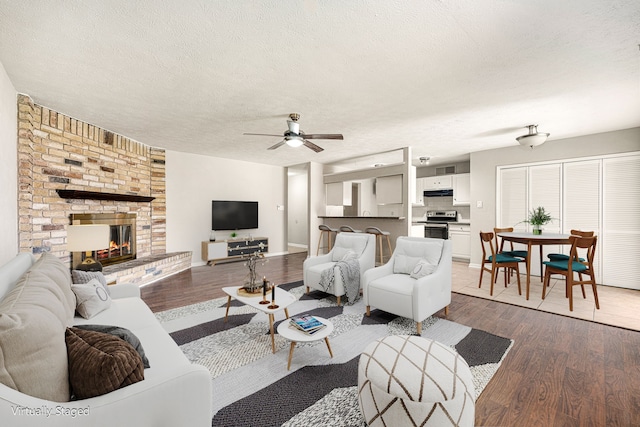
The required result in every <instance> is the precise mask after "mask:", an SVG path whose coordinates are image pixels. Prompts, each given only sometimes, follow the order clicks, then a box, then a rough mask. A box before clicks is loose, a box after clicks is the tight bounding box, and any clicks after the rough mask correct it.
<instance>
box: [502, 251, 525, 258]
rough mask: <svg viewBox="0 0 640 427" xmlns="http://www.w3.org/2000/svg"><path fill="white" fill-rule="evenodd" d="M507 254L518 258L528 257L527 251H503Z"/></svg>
mask: <svg viewBox="0 0 640 427" xmlns="http://www.w3.org/2000/svg"><path fill="white" fill-rule="evenodd" d="M501 253H503V254H505V255H509V256H514V257H517V258H526V257H527V251H504V252H501Z"/></svg>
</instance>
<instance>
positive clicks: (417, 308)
mask: <svg viewBox="0 0 640 427" xmlns="http://www.w3.org/2000/svg"><path fill="white" fill-rule="evenodd" d="M419 262H420V263H421V265H418V263H419ZM451 268H452V259H451V241H450V240H442V239H430V238H423V237H405V236H401V237H398V240H397V241H396V249H395V250H394V251H393V255H392V256H391V258H390V259H389V261H388V262H387V263H386V264H385V265H383V266H380V267H376V268H372V269H371V270H368V271H367V272H366V273H365V274H364V278H363V286H362V289H363V296H364V302H365V304H366V306H367V315H369V313H370V307H374V308H377V309H380V310H383V311H386V312H388V313H392V314H395V315H397V316H402V317H406V318H409V319H412V320H413V321H415V322H416V328H417V332H418V335H420V334H421V333H422V321H423V320H425V319H426V318H427V317H429V316H431V315H432V314H434V313H436V312H437V311H439V310H441V309H443V308H445V314H446V313H447V311H448V310H447V308H448V306H449V304H450V303H451ZM426 273H428V274H426Z"/></svg>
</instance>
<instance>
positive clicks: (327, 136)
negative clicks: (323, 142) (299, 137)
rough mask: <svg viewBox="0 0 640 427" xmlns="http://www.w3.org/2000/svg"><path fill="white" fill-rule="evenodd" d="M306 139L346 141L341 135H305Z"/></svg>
mask: <svg viewBox="0 0 640 427" xmlns="http://www.w3.org/2000/svg"><path fill="white" fill-rule="evenodd" d="M304 137H305V138H306V139H344V137H343V136H342V134H340V133H311V134H304Z"/></svg>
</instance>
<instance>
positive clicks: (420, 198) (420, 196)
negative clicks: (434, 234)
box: [416, 178, 427, 234]
mask: <svg viewBox="0 0 640 427" xmlns="http://www.w3.org/2000/svg"><path fill="white" fill-rule="evenodd" d="M426 179H427V178H418V179H416V204H418V205H423V206H424V184H425V181H426ZM423 234H424V233H423Z"/></svg>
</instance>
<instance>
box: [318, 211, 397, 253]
mask: <svg viewBox="0 0 640 427" xmlns="http://www.w3.org/2000/svg"><path fill="white" fill-rule="evenodd" d="M318 218H321V219H322V222H323V223H324V224H326V225H328V226H329V227H331V228H333V229H339V228H340V226H342V225H348V226H350V227H352V228H354V229H356V230H361V231H362V232H364V230H366V228H367V227H377V228H379V229H380V230H382V231H388V232H389V239H390V240H391V247H392V249H394V248H395V242H396V239H397V238H398V237H399V236H407V235H408V227H409V226H408V225H407V219H406V218H405V217H403V216H318ZM385 252H386V251H385Z"/></svg>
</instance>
